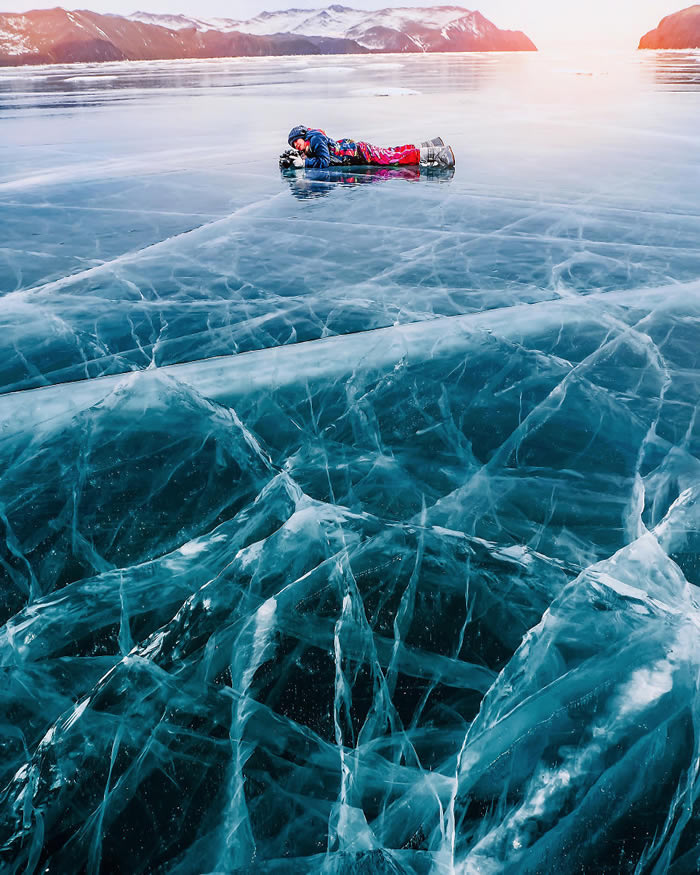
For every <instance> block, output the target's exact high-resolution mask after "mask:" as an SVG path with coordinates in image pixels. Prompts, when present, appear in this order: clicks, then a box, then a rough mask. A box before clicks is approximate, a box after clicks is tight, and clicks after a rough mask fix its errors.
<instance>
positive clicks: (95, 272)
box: [2, 191, 287, 302]
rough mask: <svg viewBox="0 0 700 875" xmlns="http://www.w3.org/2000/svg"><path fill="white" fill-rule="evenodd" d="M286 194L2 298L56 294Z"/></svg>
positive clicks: (279, 194)
mask: <svg viewBox="0 0 700 875" xmlns="http://www.w3.org/2000/svg"><path fill="white" fill-rule="evenodd" d="M286 194H287V192H286V191H280V192H277V194H273V195H270V196H269V197H266V198H263V199H262V200H257V201H255V203H252V204H246V206H244V207H240V208H239V209H237V210H234V211H233V212H232V213H229V214H228V215H226V216H223V217H222V218H221V219H215V220H214V221H213V222H206V223H205V224H204V225H198V226H197V227H196V228H190V230H189V231H183V232H182V233H180V234H174V235H173V236H172V237H167V238H166V239H165V240H159V241H158V242H157V243H152V244H151V245H150V246H144V247H143V249H137V250H136V251H134V252H126V253H124V255H119V256H117V257H116V258H113V259H112V260H111V261H105V262H103V263H102V264H98V265H95V267H88V268H87V270H82V271H80V272H79V273H74V274H69V275H68V276H63V277H61V278H60V279H57V280H53V281H52V282H50V283H45V284H44V285H42V286H33V287H32V288H30V289H22V290H20V291H17V292H10V294H9V295H5V296H4V297H3V298H2V301H3V302H7V301H11V300H12V299H13V298H16V297H20V298H24V297H25V296H27V295H32V294H35V293H37V294H38V293H40V292H41V293H42V294H43V293H44V292H55V291H57V290H58V289H61V288H63V287H64V286H66V285H70V284H71V283H73V282H74V281H76V280H84V279H90V278H91V277H93V276H99V275H100V274H101V273H102V272H103V271H109V270H112V269H113V268H114V267H117V266H119V265H122V264H129V263H130V262H132V261H136V260H137V259H140V258H142V257H143V256H144V255H150V254H151V253H153V252H157V251H158V250H159V249H162V248H164V247H167V246H170V245H171V244H173V243H174V242H176V241H178V240H182V239H183V238H185V237H191V236H192V235H193V234H197V233H199V232H200V231H210V230H211V229H212V228H216V227H217V225H223V224H226V223H227V222H230V221H231V219H235V218H238V217H239V216H241V215H242V214H245V213H249V212H251V211H252V210H254V209H256V208H257V207H261V206H265V205H266V204H268V203H269V202H270V201H273V200H275V199H276V198H278V197H283V196H284V195H286Z"/></svg>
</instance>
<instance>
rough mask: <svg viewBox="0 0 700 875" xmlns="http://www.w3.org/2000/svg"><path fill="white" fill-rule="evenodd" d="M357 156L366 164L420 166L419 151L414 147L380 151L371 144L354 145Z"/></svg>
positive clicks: (390, 148) (393, 147) (397, 147)
mask: <svg viewBox="0 0 700 875" xmlns="http://www.w3.org/2000/svg"><path fill="white" fill-rule="evenodd" d="M356 145H357V152H358V156H362V159H363V160H364V161H366V162H367V164H378V165H380V166H386V165H388V164H420V149H417V148H416V147H415V146H412V145H408V146H390V147H389V148H387V149H380V148H378V147H377V146H373V145H372V144H371V143H356Z"/></svg>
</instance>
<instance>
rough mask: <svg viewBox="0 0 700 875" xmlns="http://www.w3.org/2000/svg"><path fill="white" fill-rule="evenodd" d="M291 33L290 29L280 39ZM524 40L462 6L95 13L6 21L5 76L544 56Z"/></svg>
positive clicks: (37, 13) (1, 20)
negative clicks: (239, 60) (141, 65)
mask: <svg viewBox="0 0 700 875" xmlns="http://www.w3.org/2000/svg"><path fill="white" fill-rule="evenodd" d="M280 27H282V28H283V29H280ZM536 50H537V49H536V47H535V45H534V44H533V43H532V41H531V40H530V39H529V38H528V37H527V36H526V35H525V34H523V33H522V32H520V31H509V30H501V29H499V28H498V27H496V25H494V24H493V23H492V22H491V21H489V20H488V19H487V18H485V17H484V16H483V15H481V13H480V12H478V11H471V10H468V9H464V8H463V7H461V6H433V7H387V8H385V9H380V10H375V11H371V12H367V11H363V10H358V9H353V8H352V7H348V6H341V5H339V4H333V5H331V6H328V7H326V8H324V9H288V10H280V11H277V12H263V13H260V14H259V15H257V16H255V17H254V18H252V19H247V20H243V21H239V20H235V19H225V18H216V19H204V18H194V17H190V16H185V15H179V14H178V15H163V14H156V13H148V12H135V13H133V14H132V15H129V16H121V15H115V14H110V13H97V12H92V11H90V10H84V9H83V10H66V9H63V8H62V7H55V8H54V9H45V10H44V9H41V10H32V11H30V12H25V13H0V66H21V65H23V64H65V63H72V62H86V61H97V62H99V61H126V60H134V61H136V60H167V59H178V58H182V59H189V58H217V57H242V56H243V57H245V56H261V55H318V54H369V53H373V52H388V53H404V52H436V51H536Z"/></svg>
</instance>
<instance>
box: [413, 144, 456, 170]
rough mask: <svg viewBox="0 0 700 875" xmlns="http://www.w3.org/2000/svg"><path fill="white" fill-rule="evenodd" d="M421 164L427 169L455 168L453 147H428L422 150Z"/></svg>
mask: <svg viewBox="0 0 700 875" xmlns="http://www.w3.org/2000/svg"><path fill="white" fill-rule="evenodd" d="M420 163H421V164H423V165H425V166H427V167H454V166H455V154H454V152H453V151H452V147H451V146H442V147H440V146H426V147H425V148H422V149H421V150H420Z"/></svg>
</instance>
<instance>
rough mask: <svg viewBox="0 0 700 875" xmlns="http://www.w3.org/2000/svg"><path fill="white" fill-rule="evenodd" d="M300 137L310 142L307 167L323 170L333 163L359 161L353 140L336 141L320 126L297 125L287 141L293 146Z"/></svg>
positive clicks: (305, 164)
mask: <svg viewBox="0 0 700 875" xmlns="http://www.w3.org/2000/svg"><path fill="white" fill-rule="evenodd" d="M299 139H302V140H306V141H307V142H308V144H309V151H310V152H311V154H310V155H307V157H306V160H305V162H304V166H305V167H308V168H314V169H317V170H323V169H325V168H326V167H330V166H331V165H338V164H355V163H356V162H357V146H356V145H355V143H354V142H353V141H352V140H341V141H340V142H339V143H336V141H335V140H331V138H330V137H329V136H327V135H326V134H325V133H324V131H321V130H319V129H318V128H307V127H305V126H304V125H297V126H296V127H294V128H292V130H291V131H290V132H289V137H288V138H287V142H288V143H289V145H290V146H293V145H294V143H295V142H296V141H297V140H299Z"/></svg>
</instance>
